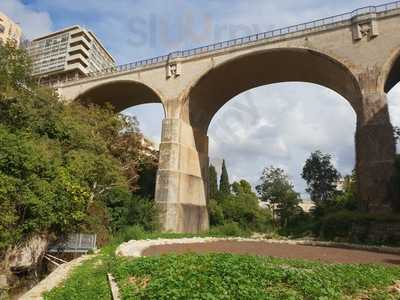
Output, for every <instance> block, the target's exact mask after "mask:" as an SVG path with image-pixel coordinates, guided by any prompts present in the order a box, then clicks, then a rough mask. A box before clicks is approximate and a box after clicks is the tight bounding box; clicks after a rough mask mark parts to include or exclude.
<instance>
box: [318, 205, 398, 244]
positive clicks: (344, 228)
mask: <svg viewBox="0 0 400 300" xmlns="http://www.w3.org/2000/svg"><path fill="white" fill-rule="evenodd" d="M399 222H400V216H397V215H394V214H371V213H360V212H354V211H346V210H342V211H339V212H336V213H332V214H328V215H326V216H325V217H323V218H322V219H321V229H320V237H321V238H323V239H328V240H333V239H344V240H347V241H357V242H366V241H367V240H366V238H367V237H366V236H367V235H368V231H369V227H370V226H371V225H373V224H393V223H394V224H396V223H397V224H398V223H399ZM354 226H359V227H361V228H364V229H365V230H364V231H363V232H354V231H353V228H354ZM368 242H385V241H368Z"/></svg>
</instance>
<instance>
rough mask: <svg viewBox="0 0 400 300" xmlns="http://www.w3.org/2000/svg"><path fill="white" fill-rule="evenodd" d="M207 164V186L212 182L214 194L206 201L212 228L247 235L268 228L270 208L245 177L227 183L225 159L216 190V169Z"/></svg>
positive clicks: (268, 229) (269, 230)
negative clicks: (264, 203)
mask: <svg viewBox="0 0 400 300" xmlns="http://www.w3.org/2000/svg"><path fill="white" fill-rule="evenodd" d="M214 172H215V168H214V167H213V166H210V173H212V174H213V175H212V176H211V178H210V181H209V187H211V186H213V195H214V196H215V198H211V199H209V201H208V213H209V218H210V226H211V231H221V232H224V233H225V234H226V235H238V234H240V235H250V234H251V232H254V231H256V232H264V233H265V232H271V231H272V230H273V222H272V215H271V212H270V210H269V209H266V208H261V207H260V205H259V200H258V198H257V195H256V194H255V193H254V192H253V191H252V190H251V185H250V183H248V182H247V181H246V180H240V181H239V182H234V183H233V184H232V185H230V184H229V179H228V171H227V168H226V164H225V160H224V161H223V163H222V170H221V178H220V186H219V190H215V189H218V186H217V184H216V172H215V174H214Z"/></svg>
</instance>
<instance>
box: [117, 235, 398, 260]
mask: <svg viewBox="0 0 400 300" xmlns="http://www.w3.org/2000/svg"><path fill="white" fill-rule="evenodd" d="M227 240H229V241H238V242H241V241H243V242H266V243H275V244H289V245H304V246H318V247H331V248H344V249H354V250H364V251H372V252H379V253H388V254H399V255H400V248H398V247H388V246H370V245H358V244H350V243H338V242H322V241H313V240H277V239H254V238H213V237H207V238H181V239H156V240H131V241H129V242H125V243H122V244H121V245H120V246H118V248H117V250H116V251H115V254H116V255H117V256H127V257H141V256H143V252H144V251H145V250H146V249H147V248H149V247H151V246H161V245H172V244H193V243H208V242H217V241H227Z"/></svg>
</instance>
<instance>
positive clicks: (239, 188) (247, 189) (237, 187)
mask: <svg viewBox="0 0 400 300" xmlns="http://www.w3.org/2000/svg"><path fill="white" fill-rule="evenodd" d="M232 191H233V193H234V194H235V195H237V196H238V195H242V194H250V195H251V194H253V195H254V196H256V195H255V194H254V193H253V191H252V190H251V184H250V183H249V182H248V181H246V180H244V179H242V180H240V181H235V182H234V183H232Z"/></svg>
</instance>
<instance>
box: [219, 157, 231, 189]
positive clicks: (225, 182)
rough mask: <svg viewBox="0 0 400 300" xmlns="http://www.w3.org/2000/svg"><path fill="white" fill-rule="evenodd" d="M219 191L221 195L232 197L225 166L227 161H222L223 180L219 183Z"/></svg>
mask: <svg viewBox="0 0 400 300" xmlns="http://www.w3.org/2000/svg"><path fill="white" fill-rule="evenodd" d="M219 191H220V193H221V195H230V193H231V187H230V184H229V177H228V171H227V169H226V165H225V160H223V161H222V169H221V178H220V181H219Z"/></svg>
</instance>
